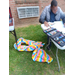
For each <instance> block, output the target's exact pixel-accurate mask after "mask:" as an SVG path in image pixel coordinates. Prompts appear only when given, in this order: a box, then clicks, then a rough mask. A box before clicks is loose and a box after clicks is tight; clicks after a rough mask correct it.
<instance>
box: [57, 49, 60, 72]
mask: <svg viewBox="0 0 75 75" xmlns="http://www.w3.org/2000/svg"><path fill="white" fill-rule="evenodd" d="M56 59H57V63H58V71H60V63H59V59H58V48H57V50H56Z"/></svg>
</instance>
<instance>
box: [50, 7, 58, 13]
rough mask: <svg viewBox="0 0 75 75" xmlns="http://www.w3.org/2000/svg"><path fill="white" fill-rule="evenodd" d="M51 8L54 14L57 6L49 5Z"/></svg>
mask: <svg viewBox="0 0 75 75" xmlns="http://www.w3.org/2000/svg"><path fill="white" fill-rule="evenodd" d="M51 10H52V12H53V13H54V14H56V12H57V6H53V7H51Z"/></svg>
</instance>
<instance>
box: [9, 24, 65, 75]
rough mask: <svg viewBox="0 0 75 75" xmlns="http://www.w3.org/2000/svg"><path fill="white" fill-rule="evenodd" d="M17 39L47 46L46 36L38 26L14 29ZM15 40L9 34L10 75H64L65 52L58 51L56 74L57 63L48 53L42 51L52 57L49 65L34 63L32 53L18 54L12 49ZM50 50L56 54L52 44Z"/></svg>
mask: <svg viewBox="0 0 75 75" xmlns="http://www.w3.org/2000/svg"><path fill="white" fill-rule="evenodd" d="M15 30H16V34H17V38H20V37H23V38H25V39H30V40H34V41H41V42H43V43H45V46H46V44H47V35H46V34H45V33H44V32H43V30H42V29H41V27H40V25H36V26H33V25H31V26H29V27H21V28H16V29H15ZM14 43H15V38H14V36H13V35H12V34H11V33H9V74H10V75H64V74H65V50H63V51H62V50H59V51H58V56H59V61H60V68H61V69H60V72H58V65H57V61H56V59H55V58H54V56H53V55H52V54H51V52H50V51H48V50H46V49H45V46H44V47H43V49H44V50H45V51H46V52H47V53H48V54H49V55H50V56H51V57H53V62H52V63H50V64H47V63H41V62H37V61H36V62H34V61H33V60H32V58H31V56H32V52H18V51H17V50H15V48H14V46H13V45H14ZM51 50H52V51H53V53H54V55H55V54H56V47H55V45H54V44H53V43H52V44H51Z"/></svg>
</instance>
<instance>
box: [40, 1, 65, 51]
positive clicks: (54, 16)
mask: <svg viewBox="0 0 75 75" xmlns="http://www.w3.org/2000/svg"><path fill="white" fill-rule="evenodd" d="M60 19H62V21H63V24H64V25H65V14H64V13H63V11H62V10H61V8H60V7H58V6H57V1H56V0H52V2H51V5H48V6H46V7H45V9H44V10H43V12H42V14H41V16H40V19H39V22H40V23H41V24H44V25H45V26H47V27H48V26H49V24H48V22H54V21H60ZM48 43H49V37H48ZM50 46H51V42H50V45H49V47H48V48H47V49H48V50H50Z"/></svg>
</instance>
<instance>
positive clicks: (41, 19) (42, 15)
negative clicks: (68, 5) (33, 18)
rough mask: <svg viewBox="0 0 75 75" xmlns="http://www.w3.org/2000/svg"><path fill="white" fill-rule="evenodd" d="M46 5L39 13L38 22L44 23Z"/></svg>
mask: <svg viewBox="0 0 75 75" xmlns="http://www.w3.org/2000/svg"><path fill="white" fill-rule="evenodd" d="M46 10H47V9H46V7H45V9H44V10H43V12H42V14H41V16H40V19H39V22H40V23H42V24H44V22H45V17H46Z"/></svg>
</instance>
